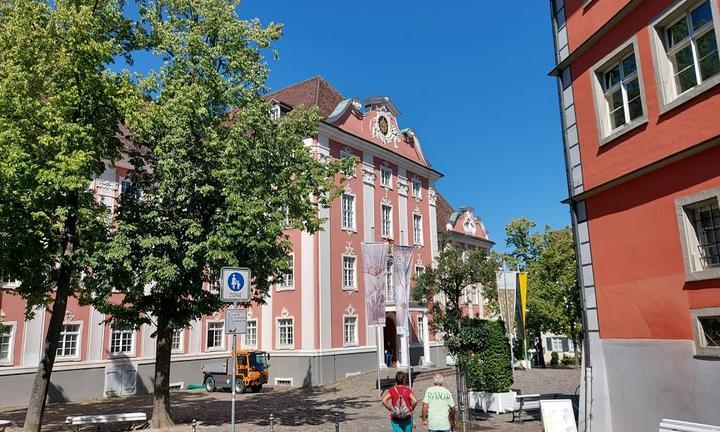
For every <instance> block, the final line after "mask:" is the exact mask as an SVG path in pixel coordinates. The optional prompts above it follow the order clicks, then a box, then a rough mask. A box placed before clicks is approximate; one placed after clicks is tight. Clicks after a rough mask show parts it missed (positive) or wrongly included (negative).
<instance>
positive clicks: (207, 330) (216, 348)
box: [205, 320, 227, 352]
mask: <svg viewBox="0 0 720 432" xmlns="http://www.w3.org/2000/svg"><path fill="white" fill-rule="evenodd" d="M210 324H213V326H214V325H215V324H220V346H212V347H211V346H210V344H209V342H210V338H209V336H210ZM225 339H227V338H226V337H225V321H220V320H213V321H205V352H213V351H225V349H226V348H225V344H226V343H225Z"/></svg>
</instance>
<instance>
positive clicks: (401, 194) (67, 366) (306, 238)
mask: <svg viewBox="0 0 720 432" xmlns="http://www.w3.org/2000/svg"><path fill="white" fill-rule="evenodd" d="M268 99H269V100H270V101H271V102H272V103H273V104H274V108H273V110H272V115H275V116H280V115H283V114H284V113H285V112H287V111H289V110H291V109H293V107H294V106H297V105H301V104H302V105H304V106H313V105H316V106H318V107H319V109H320V113H321V115H322V116H323V118H324V120H322V121H321V122H320V124H319V125H318V134H317V136H316V137H314V138H308V139H307V140H306V141H307V144H308V147H309V148H310V151H312V152H313V153H314V154H317V156H318V157H319V158H321V159H327V158H343V157H347V156H350V155H354V156H356V157H357V158H358V160H359V161H360V162H359V164H358V165H357V167H356V170H355V172H354V173H353V174H351V175H350V176H348V178H347V181H346V182H345V189H344V191H343V193H342V195H341V196H340V197H339V198H338V199H337V200H335V201H334V202H333V203H332V205H331V206H330V208H324V209H322V210H320V216H321V217H322V218H324V219H325V223H324V226H323V229H322V230H321V231H320V232H317V233H314V234H310V233H307V232H301V231H289V232H288V235H289V237H290V239H291V240H292V244H293V248H292V254H293V272H292V274H290V275H287V276H286V277H285V278H284V280H283V281H282V282H281V283H279V284H277V285H276V286H274V287H273V288H272V290H271V293H270V296H269V298H268V299H267V303H266V304H265V305H263V306H253V307H252V308H251V310H250V311H249V313H248V318H249V321H248V332H247V334H245V335H244V336H243V337H240V338H239V339H240V345H241V346H243V347H248V348H256V349H259V350H263V351H267V352H269V353H270V356H271V360H270V363H271V368H270V381H271V382H270V383H271V384H276V385H289V386H306V385H318V384H323V383H327V382H331V381H334V380H336V379H339V378H343V377H346V376H348V375H352V374H356V373H360V372H364V371H369V370H373V369H375V368H376V367H377V365H378V364H380V365H381V366H384V360H385V359H384V351H385V350H388V351H390V352H391V353H392V361H393V362H394V363H395V364H396V365H397V366H400V367H406V366H408V365H413V366H418V365H420V366H423V365H424V366H427V365H430V364H435V365H438V366H443V365H444V364H445V351H444V348H443V346H442V344H441V343H440V342H438V341H437V340H436V338H435V335H433V334H432V332H431V331H430V330H429V325H428V313H427V309H426V308H424V307H422V306H420V305H418V304H411V305H410V306H411V307H410V311H411V317H410V321H411V322H410V323H409V330H410V331H409V332H408V333H409V334H408V335H407V336H406V335H402V336H401V335H399V334H398V332H397V331H396V328H397V326H398V325H401V323H396V322H395V305H394V303H393V301H392V299H393V289H394V287H393V286H392V281H391V280H388V282H387V283H386V289H387V291H388V296H387V298H388V303H387V305H386V315H387V321H386V325H385V327H384V329H383V331H377V330H376V329H375V328H374V327H371V326H368V325H367V323H366V319H365V304H364V285H363V283H364V281H363V274H362V268H363V262H362V249H361V243H362V242H373V241H375V242H378V241H388V242H393V243H395V244H400V245H412V246H415V247H416V253H415V256H414V257H413V260H414V271H415V272H416V273H419V272H422V271H423V270H424V269H425V268H426V267H428V266H431V265H432V263H433V257H434V256H436V254H437V253H438V244H439V243H438V215H437V208H436V201H437V193H436V191H435V182H436V181H437V180H438V179H439V178H440V177H441V174H440V173H439V172H437V171H436V170H434V169H433V168H432V167H431V166H430V164H429V162H428V161H427V159H426V157H425V155H424V153H423V150H422V146H421V143H420V139H419V138H418V136H417V135H416V133H415V132H414V131H413V130H412V129H410V128H401V126H400V124H399V123H398V117H399V115H400V112H399V110H398V109H397V107H396V106H395V104H394V103H393V102H392V101H391V100H390V99H389V98H387V97H370V98H367V99H365V100H364V101H362V102H361V101H360V100H359V99H354V98H351V99H347V98H344V97H343V96H342V95H340V93H338V92H337V91H336V90H335V89H333V88H332V87H331V86H330V85H329V84H328V83H327V82H325V81H324V80H323V79H322V78H320V77H314V78H311V79H309V80H306V81H303V82H301V83H298V84H295V85H293V86H290V87H287V88H284V89H282V90H279V91H277V92H274V93H272V94H270V95H268ZM128 169H130V166H129V165H128V164H127V163H125V162H124V161H120V162H117V163H116V164H115V166H113V167H109V168H108V170H107V171H106V172H105V173H104V174H103V175H102V176H101V177H100V178H97V179H95V180H93V183H92V187H93V188H94V189H95V190H96V192H97V196H98V199H99V200H100V201H102V202H103V203H105V204H106V205H107V206H108V207H110V209H111V210H112V209H113V207H114V206H115V205H116V200H117V198H118V197H119V195H120V194H121V193H122V192H123V189H124V187H125V185H126V183H125V178H126V177H127V172H128ZM464 218H465V216H459V217H458V218H457V222H458V223H461V224H463V225H462V227H466V225H465V223H466V222H465V221H466V219H464ZM446 222H447V221H446V220H445V219H443V220H442V222H441V227H442V226H443V224H445V223H446ZM478 222H479V221H476V222H475V224H476V225H475V232H474V233H473V235H472V236H470V237H472V238H473V239H474V240H472V242H475V243H473V244H477V245H484V246H485V247H489V246H490V245H491V244H492V243H491V242H489V241H488V240H487V238H486V234H485V233H484V230H483V229H482V224H481V223H478ZM463 229H465V228H463ZM463 232H464V235H467V234H468V232H466V231H463ZM478 233H480V234H481V235H476V234H478ZM460 234H462V233H460ZM472 242H470V243H472ZM413 283H414V282H413ZM14 288H16V285H14V283H13V282H11V281H4V282H2V285H1V286H0V318H1V319H2V321H3V323H4V324H5V325H6V326H7V330H6V332H5V333H4V334H0V388H2V389H3V390H4V391H2V392H0V404H23V403H26V401H25V400H24V399H23V398H20V399H18V397H17V395H18V394H21V393H22V394H25V392H24V391H23V392H20V393H18V392H13V391H5V390H6V389H11V390H12V389H18V391H19V390H20V389H27V388H28V387H29V386H30V385H31V383H32V379H33V374H34V372H35V367H36V366H37V363H38V361H39V358H40V350H41V346H42V341H43V337H44V332H45V331H46V330H47V325H48V321H49V314H47V313H46V312H44V311H42V310H39V311H38V313H37V314H36V316H35V318H34V319H32V320H30V321H25V320H24V319H23V310H24V303H23V301H22V300H21V299H20V297H18V296H15V295H13V289H14ZM104 318H105V317H104V316H103V315H102V314H101V313H99V312H98V311H96V310H94V309H92V308H90V307H81V306H79V305H78V304H77V302H76V301H74V300H73V299H71V300H70V303H69V305H68V312H67V315H66V323H65V326H64V329H63V332H62V336H61V341H60V348H59V350H58V357H57V362H56V366H55V371H54V373H53V382H52V387H51V390H50V400H54V401H62V400H74V399H82V398H90V397H108V396H121V395H128V394H136V393H144V392H147V391H149V390H150V389H151V388H152V386H151V378H152V374H153V371H154V356H155V353H154V350H155V344H154V340H153V339H152V338H151V337H150V335H151V333H152V331H153V330H152V328H150V327H143V328H141V329H139V330H137V331H121V330H115V329H113V328H111V327H109V326H106V325H103V320H104ZM224 318H225V317H224V312H223V311H218V312H216V313H215V314H213V315H212V316H206V317H203V318H202V319H201V320H198V321H195V322H193V323H191V326H190V327H188V328H186V329H184V330H182V331H178V332H177V333H176V334H175V336H174V338H173V366H172V371H171V382H172V383H174V384H181V383H183V384H185V385H187V384H199V383H201V381H202V373H201V368H202V366H203V365H205V364H210V363H217V362H218V361H220V360H221V359H222V358H224V357H225V356H226V355H228V353H229V348H230V346H231V340H230V338H229V337H227V336H226V335H225V334H224V327H223V326H224ZM377 346H381V347H383V349H381V350H380V352H378V350H377V348H376V347H377Z"/></svg>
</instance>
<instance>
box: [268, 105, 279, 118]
mask: <svg viewBox="0 0 720 432" xmlns="http://www.w3.org/2000/svg"><path fill="white" fill-rule="evenodd" d="M268 114H269V115H270V120H272V121H278V120H280V115H281V114H282V112H281V111H280V105H273V106H272V107H270V109H269V110H268Z"/></svg>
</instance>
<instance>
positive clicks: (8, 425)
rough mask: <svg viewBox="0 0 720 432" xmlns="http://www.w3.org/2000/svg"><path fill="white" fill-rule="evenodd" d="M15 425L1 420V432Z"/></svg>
mask: <svg viewBox="0 0 720 432" xmlns="http://www.w3.org/2000/svg"><path fill="white" fill-rule="evenodd" d="M12 425H13V422H11V421H10V420H0V432H5V428H7V427H10V426H12Z"/></svg>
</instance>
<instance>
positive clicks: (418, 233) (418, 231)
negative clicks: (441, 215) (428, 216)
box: [412, 213, 423, 245]
mask: <svg viewBox="0 0 720 432" xmlns="http://www.w3.org/2000/svg"><path fill="white" fill-rule="evenodd" d="M416 218H418V219H419V221H420V223H418V220H417V219H416ZM412 219H413V243H414V244H416V245H422V244H423V226H422V224H423V217H422V214H420V213H413V218H412Z"/></svg>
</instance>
